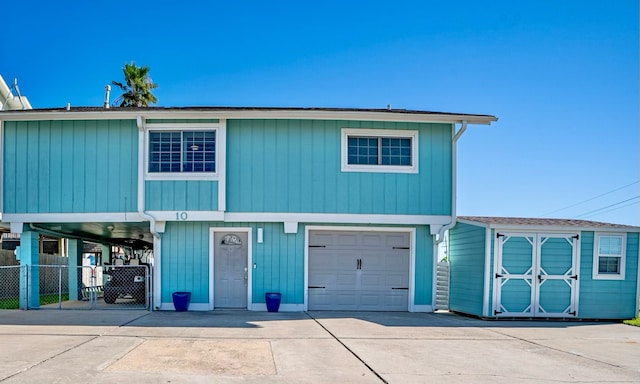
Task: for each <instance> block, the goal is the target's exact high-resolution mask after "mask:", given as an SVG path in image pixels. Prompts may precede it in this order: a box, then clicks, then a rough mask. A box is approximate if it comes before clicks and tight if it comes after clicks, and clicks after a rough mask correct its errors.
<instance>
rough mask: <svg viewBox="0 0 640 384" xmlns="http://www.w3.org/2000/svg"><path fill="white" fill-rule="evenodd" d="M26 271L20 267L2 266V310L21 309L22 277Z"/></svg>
mask: <svg viewBox="0 0 640 384" xmlns="http://www.w3.org/2000/svg"><path fill="white" fill-rule="evenodd" d="M25 271H26V269H25V268H23V267H21V266H19V265H11V266H0V309H18V308H20V275H21V274H25Z"/></svg>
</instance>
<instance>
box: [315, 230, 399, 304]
mask: <svg viewBox="0 0 640 384" xmlns="http://www.w3.org/2000/svg"><path fill="white" fill-rule="evenodd" d="M309 238H310V243H309V244H310V247H309V286H310V287H313V286H316V287H326V288H325V289H312V288H310V289H309V291H308V292H309V293H308V304H309V305H308V306H309V309H311V310H314V309H315V310H375V311H380V310H393V311H406V310H407V309H408V288H409V259H410V257H409V254H410V250H409V245H410V235H409V233H395V232H394V233H386V232H375V233H366V232H342V233H340V232H335V233H332V232H324V231H311V232H310V234H309ZM394 247H395V248H394ZM319 276H321V277H319ZM331 276H333V279H332V278H331ZM393 288H401V289H393Z"/></svg>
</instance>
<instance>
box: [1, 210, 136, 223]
mask: <svg viewBox="0 0 640 384" xmlns="http://www.w3.org/2000/svg"><path fill="white" fill-rule="evenodd" d="M2 221H4V222H8V223H11V222H20V223H102V222H116V223H117V222H122V223H139V222H143V221H148V220H147V219H145V218H143V217H142V216H140V214H139V213H138V212H95V213H4V214H3V220H2Z"/></svg>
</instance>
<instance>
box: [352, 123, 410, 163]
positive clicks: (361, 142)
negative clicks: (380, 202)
mask: <svg viewBox="0 0 640 384" xmlns="http://www.w3.org/2000/svg"><path fill="white" fill-rule="evenodd" d="M417 140H418V132H417V131H397V130H383V129H343V130H342V171H343V172H398V173H416V172H417V160H416V159H417V156H416V153H417V150H418V143H417Z"/></svg>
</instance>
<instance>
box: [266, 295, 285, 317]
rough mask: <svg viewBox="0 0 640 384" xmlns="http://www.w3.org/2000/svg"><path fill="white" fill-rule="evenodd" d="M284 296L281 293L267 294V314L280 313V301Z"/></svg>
mask: <svg viewBox="0 0 640 384" xmlns="http://www.w3.org/2000/svg"><path fill="white" fill-rule="evenodd" d="M281 298H282V295H281V294H280V292H267V293H265V294H264V299H265V301H266V302H267V312H278V309H279V308H280V299H281Z"/></svg>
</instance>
